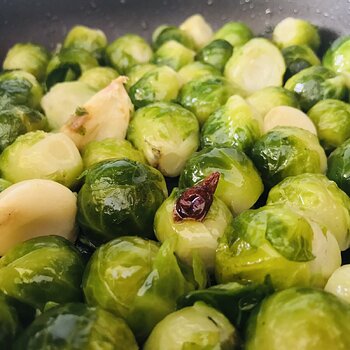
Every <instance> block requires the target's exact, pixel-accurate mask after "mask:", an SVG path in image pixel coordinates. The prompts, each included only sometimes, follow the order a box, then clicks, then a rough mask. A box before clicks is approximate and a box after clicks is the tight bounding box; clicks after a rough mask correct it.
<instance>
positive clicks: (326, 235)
mask: <svg viewBox="0 0 350 350" xmlns="http://www.w3.org/2000/svg"><path fill="white" fill-rule="evenodd" d="M340 264H341V256H340V250H339V247H338V243H337V241H336V239H335V238H334V236H333V235H332V234H331V233H330V232H329V231H327V232H323V230H322V229H321V228H320V227H319V226H318V225H317V224H316V223H314V222H311V221H309V220H307V219H306V218H304V217H303V216H302V215H301V214H298V213H297V212H295V211H293V210H291V209H289V208H288V207H286V206H281V205H268V206H265V207H261V208H259V209H256V210H248V211H245V212H243V213H242V214H240V215H239V216H238V217H237V218H235V220H234V221H233V230H232V231H230V232H229V231H228V235H224V236H223V237H222V239H221V240H220V243H219V246H218V249H217V251H216V265H215V273H216V279H217V281H218V282H219V283H227V282H241V283H245V282H250V281H251V282H255V283H263V282H264V280H265V278H266V277H267V276H270V278H271V282H272V285H273V286H274V288H276V289H285V288H289V287H291V286H316V287H324V285H325V284H326V281H327V279H328V278H329V276H330V275H331V274H332V273H333V272H334V271H335V270H336V269H337V268H338V267H339V266H340Z"/></svg>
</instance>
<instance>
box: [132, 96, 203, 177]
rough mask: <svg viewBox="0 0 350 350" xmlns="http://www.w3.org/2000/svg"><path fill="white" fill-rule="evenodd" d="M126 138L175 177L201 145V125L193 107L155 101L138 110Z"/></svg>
mask: <svg viewBox="0 0 350 350" xmlns="http://www.w3.org/2000/svg"><path fill="white" fill-rule="evenodd" d="M127 138H128V140H129V141H131V143H132V144H133V145H134V146H135V147H136V148H137V149H138V150H140V151H141V152H142V153H143V154H144V156H145V158H146V160H147V162H148V163H149V164H150V165H152V166H153V167H155V168H157V169H159V170H160V171H161V173H162V174H164V175H166V176H170V177H175V176H178V175H179V174H180V172H181V171H182V169H183V167H184V164H185V162H186V160H187V159H188V158H189V157H190V156H191V155H192V153H193V152H195V151H196V150H197V148H198V146H199V125H198V121H197V119H196V117H195V116H194V115H193V114H192V113H191V112H190V111H188V110H186V109H185V108H183V107H181V106H179V105H177V104H175V103H165V102H162V103H154V104H150V105H148V106H146V107H143V108H140V109H139V110H138V111H136V113H135V114H134V116H133V118H132V119H131V121H130V124H129V129H128V134H127Z"/></svg>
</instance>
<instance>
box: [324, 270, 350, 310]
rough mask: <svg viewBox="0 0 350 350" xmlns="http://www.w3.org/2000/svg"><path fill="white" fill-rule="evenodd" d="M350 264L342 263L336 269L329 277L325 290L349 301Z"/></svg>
mask: <svg viewBox="0 0 350 350" xmlns="http://www.w3.org/2000/svg"><path fill="white" fill-rule="evenodd" d="M349 282H350V265H343V266H341V267H339V268H338V269H336V270H335V271H334V272H333V273H332V276H331V277H330V278H329V280H328V282H327V284H326V286H325V288H324V289H325V291H327V292H329V293H332V294H334V295H336V296H337V297H339V298H340V299H343V300H344V301H346V302H348V303H350V283H349Z"/></svg>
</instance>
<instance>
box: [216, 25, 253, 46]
mask: <svg viewBox="0 0 350 350" xmlns="http://www.w3.org/2000/svg"><path fill="white" fill-rule="evenodd" d="M252 38H253V33H252V31H251V29H250V28H249V27H248V26H247V25H246V24H245V23H242V22H228V23H226V24H224V25H223V26H222V27H221V28H220V29H219V30H218V31H217V32H216V33H215V35H214V39H222V40H226V41H228V42H229V43H230V44H231V45H232V46H233V47H238V46H242V45H244V44H245V43H246V42H248V41H249V40H250V39H252Z"/></svg>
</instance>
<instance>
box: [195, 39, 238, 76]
mask: <svg viewBox="0 0 350 350" xmlns="http://www.w3.org/2000/svg"><path fill="white" fill-rule="evenodd" d="M232 52H233V47H232V45H231V44H230V43H229V42H228V41H226V40H222V39H216V40H214V41H212V42H211V43H209V44H208V45H206V46H204V47H203V48H202V49H201V50H200V51H199V52H198V53H197V55H196V60H198V61H201V62H203V63H207V64H210V65H211V66H213V67H214V68H216V69H217V70H219V71H221V72H222V71H223V70H224V68H225V65H226V62H227V61H228V59H229V58H230V57H231V56H232Z"/></svg>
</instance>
